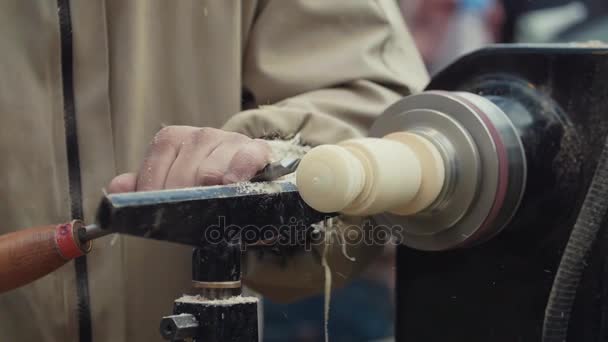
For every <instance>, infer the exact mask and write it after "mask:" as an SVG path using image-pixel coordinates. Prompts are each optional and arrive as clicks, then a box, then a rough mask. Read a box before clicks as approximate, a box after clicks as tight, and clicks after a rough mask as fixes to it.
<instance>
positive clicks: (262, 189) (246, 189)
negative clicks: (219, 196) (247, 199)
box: [236, 181, 284, 194]
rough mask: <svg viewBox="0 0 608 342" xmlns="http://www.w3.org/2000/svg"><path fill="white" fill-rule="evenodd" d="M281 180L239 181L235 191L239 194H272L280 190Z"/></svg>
mask: <svg viewBox="0 0 608 342" xmlns="http://www.w3.org/2000/svg"><path fill="white" fill-rule="evenodd" d="M281 182H282V181H274V182H257V183H252V182H240V183H237V184H236V186H237V188H236V191H237V192H238V193H241V194H274V193H277V192H279V191H281V189H282V186H281ZM283 182H284V181H283Z"/></svg>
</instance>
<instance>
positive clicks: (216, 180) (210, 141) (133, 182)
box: [108, 126, 271, 193]
mask: <svg viewBox="0 0 608 342" xmlns="http://www.w3.org/2000/svg"><path fill="white" fill-rule="evenodd" d="M270 155H271V151H270V146H269V145H268V144H267V143H266V142H264V141H263V140H253V139H250V138H248V137H246V136H244V135H242V134H238V133H232V132H226V131H222V130H219V129H213V128H198V127H189V126H168V127H165V128H163V129H162V130H160V131H159V132H158V133H157V134H156V136H155V137H154V139H153V140H152V142H151V143H150V145H149V147H148V150H147V151H146V154H145V157H144V159H143V162H142V163H141V166H140V168H139V171H138V172H137V174H134V173H131V174H123V175H120V176H117V177H116V178H114V179H113V180H112V182H111V183H110V184H109V185H108V192H110V193H116V192H128V191H150V190H160V189H170V188H182V187H190V186H200V185H219V184H229V183H234V182H239V181H244V180H248V179H250V178H251V177H253V176H254V175H255V173H256V172H257V171H259V170H261V169H262V168H263V167H264V166H265V165H266V164H267V163H268V162H269V160H270Z"/></svg>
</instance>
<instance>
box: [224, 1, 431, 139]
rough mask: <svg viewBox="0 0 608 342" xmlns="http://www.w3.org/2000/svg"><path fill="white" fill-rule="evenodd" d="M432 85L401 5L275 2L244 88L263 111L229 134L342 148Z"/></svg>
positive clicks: (254, 31)
mask: <svg viewBox="0 0 608 342" xmlns="http://www.w3.org/2000/svg"><path fill="white" fill-rule="evenodd" d="M427 82H428V75H427V73H426V70H425V68H424V65H423V63H422V61H421V59H420V56H419V54H418V52H417V51H416V48H415V46H414V43H413V40H412V38H411V37H410V35H409V33H408V32H407V29H406V28H405V25H404V23H403V21H402V18H401V16H400V12H399V9H398V7H397V5H396V2H395V1H394V0H331V1H327V0H293V1H282V0H269V1H266V2H263V3H261V4H260V7H259V10H258V13H257V16H256V19H255V20H254V22H253V24H252V26H251V29H250V33H249V37H248V40H247V46H246V48H245V51H244V56H243V84H244V87H245V91H246V92H248V93H249V94H250V95H251V97H253V101H252V102H253V104H254V106H255V107H257V108H255V109H250V110H246V111H244V112H241V113H239V114H237V115H235V116H233V117H232V118H231V119H230V120H229V121H228V122H227V123H226V125H225V126H224V129H227V130H231V131H238V132H241V133H244V134H247V135H249V136H252V137H263V136H268V135H272V134H274V135H280V136H284V137H285V136H291V135H293V134H296V133H299V134H300V136H301V139H302V141H303V142H305V143H307V144H310V145H318V144H323V143H335V142H338V141H341V140H344V139H348V138H353V137H357V136H361V135H364V134H365V132H366V130H367V129H368V128H369V127H370V125H371V123H372V122H373V120H374V118H375V117H376V116H378V115H379V114H380V113H382V111H383V110H384V109H385V108H386V107H388V106H389V105H390V104H392V103H394V102H395V101H397V100H398V99H399V98H400V97H402V96H403V95H407V94H409V93H411V92H416V91H420V90H421V89H422V88H423V87H424V86H425V85H426V83H427Z"/></svg>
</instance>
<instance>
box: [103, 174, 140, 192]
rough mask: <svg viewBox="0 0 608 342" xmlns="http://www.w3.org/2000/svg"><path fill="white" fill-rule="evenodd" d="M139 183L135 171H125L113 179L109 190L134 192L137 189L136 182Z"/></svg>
mask: <svg viewBox="0 0 608 342" xmlns="http://www.w3.org/2000/svg"><path fill="white" fill-rule="evenodd" d="M136 183H137V175H136V174H135V173H133V172H130V173H123V174H122V175H118V176H116V177H114V179H112V181H111V182H110V184H109V185H108V188H107V191H108V193H111V194H116V193H121V192H133V191H135V184H136Z"/></svg>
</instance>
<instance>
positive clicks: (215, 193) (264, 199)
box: [0, 159, 335, 293]
mask: <svg viewBox="0 0 608 342" xmlns="http://www.w3.org/2000/svg"><path fill="white" fill-rule="evenodd" d="M298 162H299V159H288V160H282V161H279V162H277V163H273V164H269V165H268V166H267V167H265V168H264V169H263V170H262V171H260V172H259V173H258V174H257V175H256V176H255V180H257V181H262V180H272V179H276V178H279V177H281V176H284V175H286V174H288V173H290V172H293V171H295V168H296V167H297V163H298ZM331 216H335V214H326V213H320V212H318V211H316V210H314V209H312V208H310V207H309V206H308V205H307V204H306V203H305V202H304V201H303V200H302V198H301V197H300V195H299V193H298V191H297V188H296V186H295V184H294V183H292V182H290V181H272V182H244V183H236V184H230V185H220V186H206V187H195V188H186V189H174V190H160V191H147V192H133V193H121V194H109V195H105V196H103V198H102V200H101V202H100V205H99V207H98V210H97V217H96V222H95V224H91V225H84V224H83V222H81V221H79V220H74V221H72V222H69V223H63V224H60V225H48V226H42V227H35V228H28V229H23V230H19V231H16V232H13V233H9V234H5V235H2V236H0V293H2V292H4V291H8V290H11V289H14V288H16V287H19V286H22V285H25V284H28V283H30V282H32V281H34V280H36V279H38V278H40V277H42V276H44V275H46V274H48V273H50V272H52V271H54V270H56V269H57V268H59V267H61V266H62V265H64V264H65V263H67V262H68V261H70V260H71V259H74V258H77V257H79V256H82V255H84V254H86V253H88V252H89V251H90V250H91V240H94V239H96V238H99V237H102V236H104V235H107V234H111V233H121V234H128V235H133V236H139V237H144V238H150V239H156V240H163V241H169V242H176V243H182V244H187V245H191V246H200V245H201V244H205V243H206V241H207V240H206V239H207V237H206V234H207V233H208V232H209V229H210V228H213V229H217V228H220V229H225V228H229V227H241V228H242V227H260V228H261V227H281V226H289V227H295V228H297V229H301V228H302V227H304V228H307V227H308V226H310V224H312V223H315V222H319V221H322V220H323V219H325V218H327V217H331Z"/></svg>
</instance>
